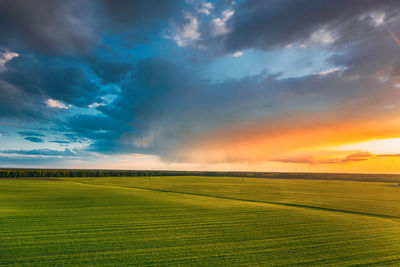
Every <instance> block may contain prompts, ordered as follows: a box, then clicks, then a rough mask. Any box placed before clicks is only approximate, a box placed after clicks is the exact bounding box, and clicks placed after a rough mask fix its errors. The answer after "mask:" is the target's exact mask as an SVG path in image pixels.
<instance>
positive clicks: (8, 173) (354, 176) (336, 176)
mask: <svg viewBox="0 0 400 267" xmlns="http://www.w3.org/2000/svg"><path fill="white" fill-rule="evenodd" d="M143 176H213V177H243V178H271V179H273V178H275V179H307V180H352V181H365V182H394V183H398V182H400V175H398V174H363V173H302V172H297V173H296V172H226V171H225V172H221V171H163V170H157V171H155V170H84V169H17V168H15V169H13V168H3V169H1V168H0V178H40V177H43V178H44V177H49V178H51V177H143Z"/></svg>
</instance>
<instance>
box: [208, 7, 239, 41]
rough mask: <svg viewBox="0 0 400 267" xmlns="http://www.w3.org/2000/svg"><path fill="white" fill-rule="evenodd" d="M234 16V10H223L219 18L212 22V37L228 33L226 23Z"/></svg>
mask: <svg viewBox="0 0 400 267" xmlns="http://www.w3.org/2000/svg"><path fill="white" fill-rule="evenodd" d="M233 14H235V11H234V10H225V11H224V12H222V17H221V18H216V19H213V20H212V23H213V26H214V28H213V35H214V36H217V35H222V34H226V33H228V32H229V30H228V28H227V25H226V22H227V21H228V20H229V19H230V18H231V17H232V16H233Z"/></svg>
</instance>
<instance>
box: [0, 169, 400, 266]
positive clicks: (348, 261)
mask: <svg viewBox="0 0 400 267" xmlns="http://www.w3.org/2000/svg"><path fill="white" fill-rule="evenodd" d="M0 240H1V242H0V264H1V265H37V266H43V265H107V266H110V265H146V266H148V265H152V266H154V265H182V266H188V265H197V266H198V265H202V266H207V265H208V266H216V265H227V266H232V265H248V266H256V265H263V266H265V265H274V266H278V265H281V266H282V265H285V266H287V265H294V264H298V265H312V266H315V265H326V266H332V265H339V266H343V265H359V264H360V265H362V264H367V265H368V264H369V265H373V264H376V265H393V266H398V265H400V187H396V186H393V184H388V183H366V182H350V181H318V180H273V179H252V178H246V179H241V178H221V177H220V178H212V177H158V178H85V179H84V178H70V179H66V178H62V179H54V180H7V179H0Z"/></svg>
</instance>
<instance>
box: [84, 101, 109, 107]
mask: <svg viewBox="0 0 400 267" xmlns="http://www.w3.org/2000/svg"><path fill="white" fill-rule="evenodd" d="M104 105H105V104H104V103H97V102H94V103H92V104H90V105H89V106H88V108H97V107H100V106H104Z"/></svg>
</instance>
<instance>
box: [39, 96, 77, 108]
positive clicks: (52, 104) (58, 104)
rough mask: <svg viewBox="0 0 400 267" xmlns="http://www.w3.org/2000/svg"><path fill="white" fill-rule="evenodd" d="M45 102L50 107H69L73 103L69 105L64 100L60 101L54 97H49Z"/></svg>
mask: <svg viewBox="0 0 400 267" xmlns="http://www.w3.org/2000/svg"><path fill="white" fill-rule="evenodd" d="M45 103H46V105H47V106H48V107H51V108H59V109H69V108H70V107H71V105H68V106H67V105H65V104H64V103H63V102H61V101H58V100H54V99H51V98H49V99H47V100H46V101H45Z"/></svg>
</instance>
